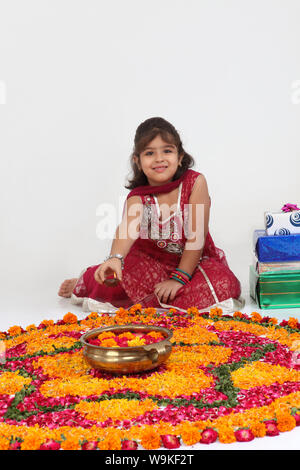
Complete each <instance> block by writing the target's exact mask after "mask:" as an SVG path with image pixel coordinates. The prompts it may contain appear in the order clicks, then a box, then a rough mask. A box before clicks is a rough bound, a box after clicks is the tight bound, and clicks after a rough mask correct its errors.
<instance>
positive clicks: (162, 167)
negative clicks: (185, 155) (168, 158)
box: [153, 166, 167, 173]
mask: <svg viewBox="0 0 300 470" xmlns="http://www.w3.org/2000/svg"><path fill="white" fill-rule="evenodd" d="M166 168H167V167H166V166H159V167H156V168H153V170H154V171H157V172H158V173H161V172H163V171H164V170H165V169H166Z"/></svg>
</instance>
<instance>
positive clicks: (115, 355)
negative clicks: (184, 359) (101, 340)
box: [80, 324, 173, 374]
mask: <svg viewBox="0 0 300 470" xmlns="http://www.w3.org/2000/svg"><path fill="white" fill-rule="evenodd" d="M126 332H130V333H134V334H135V335H137V337H139V336H142V335H145V334H147V333H149V332H157V333H160V334H161V336H162V337H163V339H162V340H160V341H158V342H155V343H151V344H139V342H138V341H137V344H135V345H133V346H131V345H128V346H126V347H122V346H119V347H116V346H117V345H111V346H97V345H95V344H91V343H90V342H89V341H90V340H91V339H93V338H95V337H98V336H99V335H101V334H102V335H104V336H105V333H113V334H120V333H121V334H126ZM172 336H173V332H172V331H171V330H169V329H167V328H163V327H159V326H154V325H144V324H141V325H137V324H127V325H116V326H109V327H106V328H95V329H93V330H90V331H88V332H87V333H85V334H83V335H82V336H81V338H80V341H81V343H82V344H83V346H84V349H83V355H84V357H85V359H86V361H87V362H88V363H89V364H90V365H91V366H92V367H94V368H95V369H101V370H103V371H106V372H109V373H113V374H131V373H137V372H143V371H147V370H152V369H155V368H156V367H158V366H159V365H161V364H162V363H163V362H165V361H166V360H167V359H168V357H169V356H170V354H171V351H172V344H171V342H170V340H171V338H172ZM107 344H110V343H107Z"/></svg>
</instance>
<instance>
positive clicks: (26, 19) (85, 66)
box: [0, 0, 300, 313]
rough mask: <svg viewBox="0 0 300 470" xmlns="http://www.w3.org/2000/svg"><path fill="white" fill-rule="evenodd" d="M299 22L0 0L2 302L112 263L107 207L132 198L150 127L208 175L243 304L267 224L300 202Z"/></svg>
mask: <svg viewBox="0 0 300 470" xmlns="http://www.w3.org/2000/svg"><path fill="white" fill-rule="evenodd" d="M299 19H300V2H299V1H298V0H285V1H283V0H282V1H278V0H251V1H241V0H226V1H224V0H213V1H211V0H207V1H204V0H188V1H186V2H184V1H183V0H180V1H178V0H172V1H171V0H163V1H158V0H152V1H151V3H149V2H146V1H145V0H127V1H126V2H124V1H121V0H117V1H116V0H111V1H109V2H104V1H99V0H97V1H96V0H86V1H74V0H73V1H71V0H69V1H66V0H59V1H58V0H51V1H45V0H36V1H34V0H26V2H23V1H21V0H10V1H8V0H1V1H0V81H2V83H4V84H5V87H6V103H5V104H1V105H0V155H1V176H0V178H1V179H0V188H1V198H0V204H1V207H0V209H1V231H0V237H1V270H0V286H1V297H2V298H3V299H7V298H8V297H7V296H9V298H11V297H10V296H11V295H12V294H13V295H14V294H15V293H16V292H18V293H24V298H27V299H28V300H27V301H28V302H29V299H32V297H33V296H34V295H35V292H36V291H39V292H42V291H46V290H47V291H48V292H50V291H51V292H52V293H53V296H54V297H55V296H56V293H57V290H58V288H59V285H60V283H61V282H62V281H63V280H64V279H65V278H69V277H74V276H77V275H78V274H79V272H80V271H81V270H82V269H83V268H84V267H87V266H90V265H93V264H98V263H100V262H102V261H103V259H104V257H105V256H106V255H107V254H108V253H109V250H110V246H111V239H107V240H99V238H98V237H97V234H96V228H97V223H98V222H99V221H100V219H101V217H99V216H97V215H96V211H97V207H99V205H100V204H102V203H109V204H113V205H114V206H115V208H116V209H117V208H118V206H119V200H120V198H121V199H122V198H124V197H125V195H126V194H127V192H128V191H127V190H126V189H124V184H125V182H126V176H127V175H128V173H129V170H130V167H129V155H130V153H131V151H132V148H133V139H134V134H135V130H136V128H137V126H138V125H139V124H140V123H141V122H142V121H143V120H145V119H147V118H149V117H154V116H161V117H164V118H165V119H167V120H169V121H170V122H171V123H173V125H174V126H175V127H176V129H177V130H178V132H179V133H180V135H181V138H182V141H183V145H184V148H185V150H186V151H187V152H188V153H190V154H191V155H192V156H193V157H194V159H195V161H196V166H195V167H194V169H195V170H196V171H200V172H202V173H203V174H204V175H205V176H206V179H207V181H208V185H209V191H210V195H211V199H212V208H211V218H210V232H211V234H212V236H213V238H214V240H215V243H216V245H217V246H219V247H221V248H223V249H224V250H225V253H226V255H227V258H228V262H229V264H230V267H231V268H232V270H233V271H234V272H235V274H236V275H237V276H238V277H239V279H240V280H241V282H242V285H243V293H244V295H245V296H246V294H247V290H248V266H249V264H250V263H251V251H252V233H253V230H254V229H255V228H263V227H264V217H263V216H264V211H265V210H278V209H280V208H281V207H282V205H283V204H284V203H286V202H290V203H298V204H299V203H300V194H299V170H300V158H299V157H300V139H299V124H300V83H298V82H297V81H299V80H300V61H299V57H300V29H299ZM117 222H118V220H116V225H117ZM2 305H6V303H4V304H2ZM0 308H1V306H0ZM3 313H5V312H3Z"/></svg>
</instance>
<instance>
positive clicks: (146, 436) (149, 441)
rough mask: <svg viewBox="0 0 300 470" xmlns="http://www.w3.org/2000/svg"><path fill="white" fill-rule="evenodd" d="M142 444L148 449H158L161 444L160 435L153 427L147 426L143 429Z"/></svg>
mask: <svg viewBox="0 0 300 470" xmlns="http://www.w3.org/2000/svg"><path fill="white" fill-rule="evenodd" d="M141 444H142V446H143V447H144V449H147V450H152V449H158V448H159V447H160V445H161V444H160V435H158V433H157V432H156V431H155V430H154V429H152V428H151V427H147V428H146V429H145V430H143V431H142V437H141Z"/></svg>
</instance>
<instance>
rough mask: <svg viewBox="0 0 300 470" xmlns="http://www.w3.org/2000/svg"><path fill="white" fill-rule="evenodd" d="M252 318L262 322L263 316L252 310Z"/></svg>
mask: <svg viewBox="0 0 300 470" xmlns="http://www.w3.org/2000/svg"><path fill="white" fill-rule="evenodd" d="M251 320H252V321H254V322H256V323H260V322H261V321H262V316H261V315H260V314H259V313H258V312H252V313H251Z"/></svg>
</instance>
